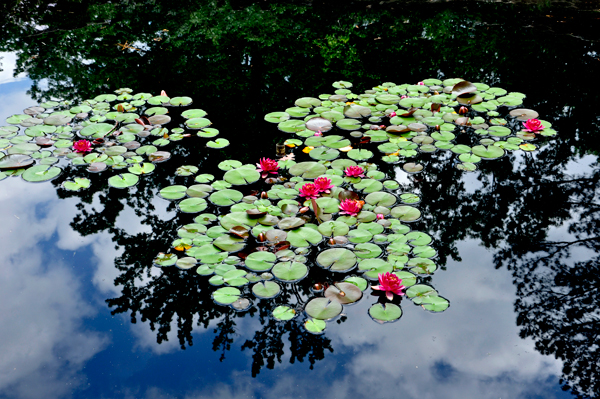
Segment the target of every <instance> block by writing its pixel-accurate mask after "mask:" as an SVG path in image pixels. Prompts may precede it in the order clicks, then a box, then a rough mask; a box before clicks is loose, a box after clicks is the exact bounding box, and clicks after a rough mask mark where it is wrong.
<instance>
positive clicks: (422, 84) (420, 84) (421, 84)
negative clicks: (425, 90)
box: [417, 82, 425, 86]
mask: <svg viewBox="0 0 600 399" xmlns="http://www.w3.org/2000/svg"><path fill="white" fill-rule="evenodd" d="M417 85H419V86H425V83H423V82H419V83H417Z"/></svg>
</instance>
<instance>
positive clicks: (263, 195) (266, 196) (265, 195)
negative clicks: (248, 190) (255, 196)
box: [260, 191, 269, 199]
mask: <svg viewBox="0 0 600 399" xmlns="http://www.w3.org/2000/svg"><path fill="white" fill-rule="evenodd" d="M260 198H262V199H267V198H269V195H268V194H267V192H266V191H263V192H262V193H260Z"/></svg>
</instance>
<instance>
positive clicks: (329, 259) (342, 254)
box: [317, 248, 356, 272]
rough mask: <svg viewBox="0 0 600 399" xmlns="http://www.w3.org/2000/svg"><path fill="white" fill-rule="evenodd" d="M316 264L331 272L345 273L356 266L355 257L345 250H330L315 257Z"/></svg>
mask: <svg viewBox="0 0 600 399" xmlns="http://www.w3.org/2000/svg"><path fill="white" fill-rule="evenodd" d="M317 263H318V264H319V265H320V266H321V267H324V268H325V269H329V270H331V271H336V272H347V271H349V270H352V269H353V268H354V266H356V255H355V254H354V253H353V252H352V251H350V250H348V249H346V248H331V249H327V250H325V251H323V252H321V253H320V254H319V256H317Z"/></svg>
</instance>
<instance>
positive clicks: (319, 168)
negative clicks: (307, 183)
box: [289, 162, 327, 179]
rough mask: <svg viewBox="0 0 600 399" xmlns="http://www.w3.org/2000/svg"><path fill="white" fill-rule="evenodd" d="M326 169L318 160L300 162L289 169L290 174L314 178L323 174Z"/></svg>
mask: <svg viewBox="0 0 600 399" xmlns="http://www.w3.org/2000/svg"><path fill="white" fill-rule="evenodd" d="M326 171H327V167H326V166H325V165H322V164H320V163H318V162H300V163H297V164H295V165H293V166H292V167H291V168H290V169H289V172H290V174H291V175H292V176H301V177H303V178H305V179H314V178H315V177H319V176H321V175H322V174H325V172H326Z"/></svg>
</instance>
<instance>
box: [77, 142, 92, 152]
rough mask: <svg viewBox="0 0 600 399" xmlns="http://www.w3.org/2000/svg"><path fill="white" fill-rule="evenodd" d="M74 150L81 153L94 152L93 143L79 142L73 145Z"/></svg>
mask: <svg viewBox="0 0 600 399" xmlns="http://www.w3.org/2000/svg"><path fill="white" fill-rule="evenodd" d="M73 150H74V151H75V152H79V153H86V152H90V151H92V143H90V142H89V141H87V140H79V141H76V142H74V143H73Z"/></svg>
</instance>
